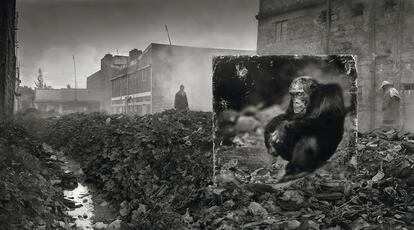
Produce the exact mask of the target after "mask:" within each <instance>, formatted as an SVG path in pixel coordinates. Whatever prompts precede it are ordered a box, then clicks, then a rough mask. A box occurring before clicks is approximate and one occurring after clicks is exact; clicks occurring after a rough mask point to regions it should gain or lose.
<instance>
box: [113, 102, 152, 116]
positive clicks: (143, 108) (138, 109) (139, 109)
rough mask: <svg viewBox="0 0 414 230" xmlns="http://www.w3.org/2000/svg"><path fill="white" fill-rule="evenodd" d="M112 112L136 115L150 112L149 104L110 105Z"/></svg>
mask: <svg viewBox="0 0 414 230" xmlns="http://www.w3.org/2000/svg"><path fill="white" fill-rule="evenodd" d="M112 113H115V114H119V113H127V114H136V115H140V116H142V115H145V114H150V113H151V104H145V105H129V106H116V107H112Z"/></svg>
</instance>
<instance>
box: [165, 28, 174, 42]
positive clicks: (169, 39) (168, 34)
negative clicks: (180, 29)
mask: <svg viewBox="0 0 414 230" xmlns="http://www.w3.org/2000/svg"><path fill="white" fill-rule="evenodd" d="M164 26H165V31H167V36H168V41H169V42H170V45H172V44H171V38H170V33H169V32H168V27H167V25H164Z"/></svg>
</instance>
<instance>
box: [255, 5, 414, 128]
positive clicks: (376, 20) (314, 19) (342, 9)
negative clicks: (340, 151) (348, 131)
mask: <svg viewBox="0 0 414 230" xmlns="http://www.w3.org/2000/svg"><path fill="white" fill-rule="evenodd" d="M328 8H329V10H327V9H328ZM327 12H329V14H328V13H327ZM256 18H257V20H258V39H257V53H258V54H259V55H270V54H309V55H314V54H353V55H357V63H358V66H357V70H358V92H357V93H358V129H359V130H360V131H367V130H370V129H373V128H377V127H380V126H381V122H382V112H381V111H382V108H381V107H382V99H381V91H380V90H379V89H378V87H379V86H380V84H381V82H382V81H384V80H388V81H390V82H393V83H394V86H395V87H396V88H397V90H398V91H399V92H400V93H401V94H402V95H401V96H402V98H403V99H402V101H403V105H402V109H401V113H402V115H403V117H405V124H403V125H404V128H405V129H406V130H411V131H414V116H413V115H412V114H414V1H412V0H346V1H345V0H294V1H293V0H260V7H259V14H258V15H257V16H256Z"/></svg>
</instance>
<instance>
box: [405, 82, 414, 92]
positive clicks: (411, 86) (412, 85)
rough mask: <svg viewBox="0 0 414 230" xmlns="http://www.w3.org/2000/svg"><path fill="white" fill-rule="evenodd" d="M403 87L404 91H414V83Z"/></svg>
mask: <svg viewBox="0 0 414 230" xmlns="http://www.w3.org/2000/svg"><path fill="white" fill-rule="evenodd" d="M402 85H403V89H404V90H407V91H409V90H414V83H403V84H402Z"/></svg>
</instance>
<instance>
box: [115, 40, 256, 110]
mask: <svg viewBox="0 0 414 230" xmlns="http://www.w3.org/2000/svg"><path fill="white" fill-rule="evenodd" d="M252 54H255V52H254V51H249V50H230V49H213V48H200V47H189V46H176V45H164V44H155V43H152V44H150V45H149V46H148V47H147V48H146V49H145V50H144V51H143V52H142V54H140V55H135V56H131V55H130V60H129V62H128V65H127V66H126V67H125V68H124V69H122V70H121V71H120V72H119V73H118V75H117V76H114V77H113V78H112V79H111V81H112V99H111V105H112V113H134V114H140V115H143V114H148V113H157V112H161V111H163V110H166V109H171V108H173V107H174V96H175V94H176V92H177V91H178V90H179V86H180V85H181V84H183V85H184V86H185V91H186V93H187V98H188V101H189V107H190V109H191V110H201V111H212V97H213V95H212V72H213V66H212V58H213V56H219V55H252Z"/></svg>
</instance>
